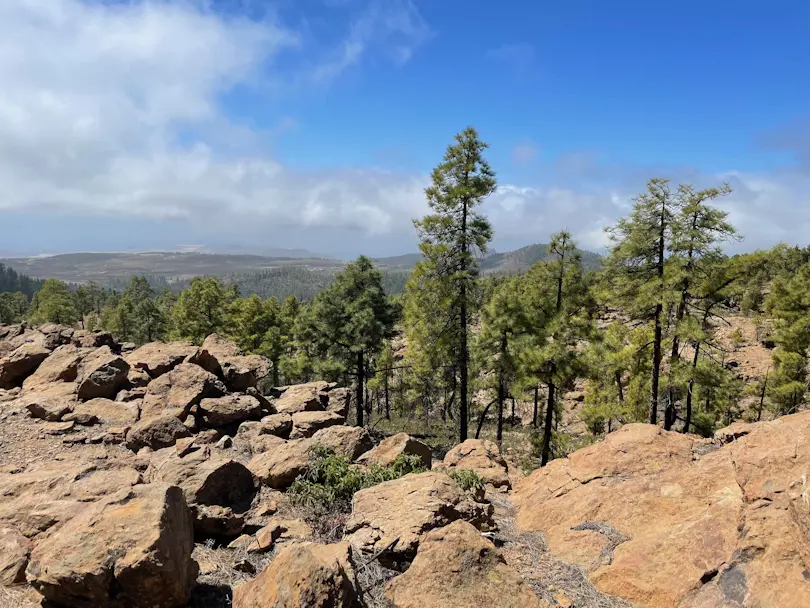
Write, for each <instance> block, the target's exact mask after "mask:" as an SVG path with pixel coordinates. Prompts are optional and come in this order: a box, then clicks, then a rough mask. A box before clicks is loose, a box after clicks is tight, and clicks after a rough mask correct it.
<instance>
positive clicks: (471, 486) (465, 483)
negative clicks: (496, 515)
mask: <svg viewBox="0 0 810 608" xmlns="http://www.w3.org/2000/svg"><path fill="white" fill-rule="evenodd" d="M448 475H450V477H451V478H452V479H453V481H455V482H456V483H457V484H458V485H459V486H461V489H462V490H464V491H465V492H468V493H469V494H472V495H473V496H477V495H479V493H480V492H483V491H484V489H485V488H484V480H483V479H482V477H481V476H480V475H479V474H478V473H476V472H475V471H471V470H470V469H453V470H451V471H450V472H449V473H448Z"/></svg>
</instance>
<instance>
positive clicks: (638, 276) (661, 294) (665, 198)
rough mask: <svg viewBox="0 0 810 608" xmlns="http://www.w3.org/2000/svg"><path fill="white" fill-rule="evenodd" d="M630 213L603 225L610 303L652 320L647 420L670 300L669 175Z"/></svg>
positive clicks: (653, 413) (653, 183)
mask: <svg viewBox="0 0 810 608" xmlns="http://www.w3.org/2000/svg"><path fill="white" fill-rule="evenodd" d="M634 201H635V205H634V206H633V211H632V212H631V213H630V216H629V217H627V218H623V219H621V220H619V222H618V223H617V224H616V225H615V226H613V227H611V228H609V229H608V232H609V234H610V238H611V240H612V241H613V243H614V245H613V248H612V250H611V253H610V256H609V257H608V259H607V262H606V269H605V270H606V272H607V277H608V280H609V282H610V287H611V294H612V298H611V300H612V302H613V303H614V304H616V305H618V307H619V308H620V309H622V311H623V312H624V313H625V314H627V315H629V316H630V317H631V318H632V319H634V320H637V321H641V322H650V323H652V325H653V339H652V347H653V355H652V377H651V380H652V382H651V386H650V422H651V423H652V424H656V422H657V420H658V403H659V398H658V391H659V381H660V374H661V360H662V346H663V322H664V319H663V315H664V310H665V308H667V307H668V306H669V305H670V304H671V293H670V292H669V291H668V290H667V289H666V285H665V281H664V271H665V261H666V254H667V251H668V250H669V248H670V247H671V242H672V229H673V223H674V222H675V216H676V214H677V213H678V212H679V207H680V201H679V200H678V199H677V198H676V197H675V196H674V195H673V193H672V191H671V189H670V186H669V182H668V180H665V179H658V178H656V179H652V180H650V181H649V182H648V184H647V192H645V193H643V194H640V195H639V196H637V197H636V198H635V199H634Z"/></svg>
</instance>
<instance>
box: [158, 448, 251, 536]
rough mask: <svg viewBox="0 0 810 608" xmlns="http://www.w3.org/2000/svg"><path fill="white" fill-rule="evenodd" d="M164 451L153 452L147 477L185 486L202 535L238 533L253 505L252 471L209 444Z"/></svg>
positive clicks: (188, 502)
mask: <svg viewBox="0 0 810 608" xmlns="http://www.w3.org/2000/svg"><path fill="white" fill-rule="evenodd" d="M186 441H188V440H186ZM161 452H165V453H163V454H161V453H160V452H158V453H156V454H154V455H153V456H152V458H151V462H150V466H149V468H148V469H147V471H146V473H145V474H144V476H145V477H146V479H147V480H148V481H153V482H154V481H158V482H161V483H166V484H170V485H174V486H178V487H179V488H180V489H182V490H183V494H184V496H185V499H186V503H187V504H188V505H189V506H190V507H191V508H192V512H193V513H194V515H195V530H197V532H198V533H199V534H200V535H201V536H203V537H205V538H210V537H231V538H233V537H234V536H236V535H237V534H239V533H240V532H241V531H242V527H243V526H244V521H243V518H242V515H241V514H242V513H244V512H245V511H247V510H248V509H249V508H250V503H251V501H252V500H253V496H254V495H255V487H254V482H253V476H252V475H251V473H250V471H248V470H247V468H245V466H244V465H243V464H241V463H239V462H236V461H235V460H231V459H229V458H227V457H225V456H222V455H220V454H218V453H214V452H212V450H211V448H210V447H208V446H201V447H198V446H195V445H194V444H193V443H192V444H190V445H189V446H188V447H187V448H186V449H184V450H182V451H181V452H180V453H179V454H178V453H177V449H176V448H166V449H165V450H161ZM208 507H215V508H213V509H209V508H208Z"/></svg>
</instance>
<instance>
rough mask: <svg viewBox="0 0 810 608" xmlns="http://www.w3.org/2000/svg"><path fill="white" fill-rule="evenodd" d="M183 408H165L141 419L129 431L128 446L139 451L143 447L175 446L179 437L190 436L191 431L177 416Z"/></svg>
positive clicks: (157, 448) (154, 448)
mask: <svg viewBox="0 0 810 608" xmlns="http://www.w3.org/2000/svg"><path fill="white" fill-rule="evenodd" d="M180 414H182V410H165V411H164V412H163V413H161V414H158V415H156V416H152V417H151V418H146V419H142V420H140V421H139V422H138V423H137V424H135V425H134V426H133V427H132V428H131V429H130V430H129V432H127V438H126V442H127V447H128V448H129V449H130V450H132V451H134V452H137V451H138V450H140V449H141V448H143V447H148V448H151V449H153V450H159V449H160V448H167V447H170V446H173V445H174V444H175V443H176V442H177V440H178V439H180V438H182V437H190V436H191V431H190V430H189V429H188V427H187V426H185V425H184V424H183V423H182V422H181V421H180V419H179V418H178V417H177V416H178V415H180Z"/></svg>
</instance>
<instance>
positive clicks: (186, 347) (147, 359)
mask: <svg viewBox="0 0 810 608" xmlns="http://www.w3.org/2000/svg"><path fill="white" fill-rule="evenodd" d="M196 352H197V347H196V346H194V345H193V344H192V343H191V342H169V343H165V344H164V343H163V342H149V343H148V344H144V345H143V346H141V347H140V348H137V349H135V350H134V351H132V352H131V353H129V354H128V355H127V356H126V361H127V363H129V365H130V367H132V369H134V370H140V371H141V372H144V373H146V374H148V375H149V377H150V378H157V377H159V376H162V375H163V374H167V373H169V372H170V371H172V370H173V369H174V368H175V367H177V366H178V365H180V364H181V363H183V362H184V361H185V360H186V358H187V357H189V356H191V355H193V354H194V353H196Z"/></svg>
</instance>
